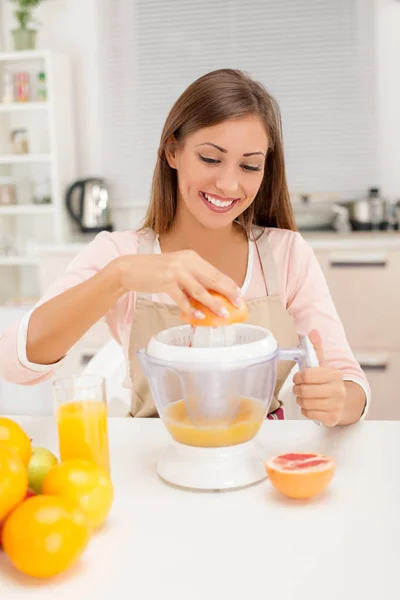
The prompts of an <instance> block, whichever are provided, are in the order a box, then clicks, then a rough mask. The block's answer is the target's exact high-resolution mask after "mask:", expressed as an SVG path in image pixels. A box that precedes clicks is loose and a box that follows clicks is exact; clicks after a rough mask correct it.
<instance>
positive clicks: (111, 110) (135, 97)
mask: <svg viewBox="0 0 400 600" xmlns="http://www.w3.org/2000/svg"><path fill="white" fill-rule="evenodd" d="M17 5H18V0H17V1H15V0H14V1H12V0H0V332H1V331H2V330H4V328H5V327H7V326H8V325H9V324H10V323H11V322H12V321H14V320H15V319H17V318H20V316H21V315H22V314H24V313H25V312H26V311H27V310H29V308H30V307H32V305H33V304H34V303H35V301H36V300H37V298H39V297H40V295H41V294H42V293H43V291H44V290H45V289H46V287H47V286H48V285H49V283H50V282H51V281H52V280H53V279H54V278H55V277H56V276H57V275H58V274H59V273H60V272H61V271H62V269H63V268H65V266H66V265H67V264H68V263H69V262H70V260H71V259H72V257H73V256H74V255H75V254H76V252H77V251H79V249H80V248H81V247H82V246H83V245H84V244H86V243H88V242H89V241H90V240H91V239H93V237H94V235H96V231H97V229H96V228H106V227H108V226H109V225H111V224H112V226H113V227H114V228H115V229H127V228H134V227H135V226H136V225H137V224H138V223H139V222H140V220H141V218H142V216H143V214H144V211H145V209H146V205H147V199H148V191H149V184H150V179H151V174H152V169H153V166H154V162H155V158H156V151H157V146H158V139H159V135H160V133H161V128H162V125H163V122H164V119H165V117H166V114H167V112H168V110H169V108H170V107H171V105H172V103H173V102H174V100H175V99H176V97H177V96H178V95H179V94H180V93H181V91H183V89H184V88H185V87H186V86H187V85H188V84H189V83H190V82H191V81H192V80H193V79H195V78H196V77H198V76H199V75H201V74H202V73H205V72H207V71H209V70H212V69H214V68H219V67H222V66H224V67H234V68H241V69H243V70H246V71H248V72H250V73H251V74H252V75H253V76H254V77H256V78H258V79H260V80H261V81H262V82H263V83H264V84H265V85H266V86H267V87H268V89H269V90H270V91H271V92H272V93H273V94H274V95H275V96H276V98H277V100H278V102H279V104H280V107H281V111H282V117H283V129H284V141H285V151H286V161H287V172H288V180H289V186H290V190H291V194H292V201H293V207H294V210H295V215H296V220H297V224H298V226H299V228H300V230H301V231H302V233H303V235H304V237H305V238H306V239H307V240H308V241H309V243H310V244H311V245H312V246H313V248H314V251H315V253H316V255H317V257H318V259H319V261H320V264H321V266H322V268H323V270H324V272H325V275H326V277H327V280H328V283H329V286H330V289H331V293H332V296H333V298H334V301H335V303H336V306H337V308H338V311H339V314H340V316H341V318H342V320H343V323H344V326H345V328H346V331H347V334H348V339H349V342H350V344H351V346H352V348H353V350H354V352H355V354H356V356H357V358H358V360H359V361H360V362H361V364H362V366H363V368H364V369H365V371H366V374H367V376H368V378H369V381H370V384H371V387H372V392H373V397H374V400H375V402H373V406H372V409H371V417H372V418H378V419H399V418H400V397H399V394H398V389H399V388H400V335H399V334H400V327H399V326H398V307H399V306H400V276H399V274H400V228H399V222H400V168H399V162H398V161H399V160H400V109H399V106H400V77H399V72H400V71H399V65H400V2H399V1H398V0H253V1H252V2H251V4H247V3H246V2H239V0H220V1H219V2H217V3H216V2H215V1H214V0H202V1H201V2H200V1H198V0H186V1H185V2H183V1H182V0H44V1H43V2H39V5H38V6H37V7H35V9H34V11H33V16H34V22H33V23H32V24H31V25H30V28H34V29H36V30H37V34H36V37H35V40H34V42H33V43H32V40H31V41H30V42H29V40H28V46H29V44H30V45H31V46H32V44H33V46H34V47H33V49H32V48H31V49H26V46H27V40H26V38H27V36H28V35H29V33H27V32H26V30H25V31H22V32H21V31H19V30H18V29H19V28H18V23H17V21H16V19H15V17H14V11H15V9H16V8H17ZM15 30H17V31H15ZM30 35H31V37H32V34H30ZM24 48H25V49H24ZM82 180H89V181H86V182H85V183H84V184H78V185H74V184H75V182H77V181H82ZM80 202H82V203H83V206H84V208H85V210H84V213H83V218H80V216H79V218H78V219H75V218H74V217H73V216H72V213H75V214H78V213H79V212H80V210H79V209H80ZM68 206H69V208H68ZM108 339H109V334H108V331H107V329H106V328H105V326H104V324H103V323H101V322H100V323H99V324H97V325H96V326H95V327H94V328H93V329H92V330H91V331H90V332H89V333H88V334H87V335H86V336H85V337H84V339H83V340H81V342H79V344H77V346H76V347H75V348H74V350H73V351H72V352H71V355H70V356H69V358H68V360H67V361H66V362H65V364H64V365H63V367H62V369H61V371H59V372H58V375H60V374H67V373H72V372H77V371H79V370H81V369H82V368H83V366H84V365H85V364H86V363H87V361H88V360H89V359H90V358H91V357H92V356H93V355H95V354H96V352H97V351H98V350H99V349H100V348H101V347H102V346H103V345H104V344H105V343H106V342H107V340H108ZM50 387H51V382H46V383H44V384H41V385H40V386H35V387H29V388H23V387H21V386H15V385H11V384H8V383H6V382H4V381H3V382H2V381H0V411H2V412H4V411H7V410H9V409H10V406H11V404H12V412H27V410H29V412H31V413H33V414H34V413H41V412H46V411H48V410H49V406H50V404H51V390H50ZM27 407H29V408H27Z"/></svg>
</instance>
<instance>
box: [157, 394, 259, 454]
mask: <svg viewBox="0 0 400 600" xmlns="http://www.w3.org/2000/svg"><path fill="white" fill-rule="evenodd" d="M265 412H266V411H265V403H264V402H261V401H260V400H255V399H253V398H241V399H240V405H239V409H238V412H237V414H236V416H235V418H234V419H233V420H232V421H231V422H230V423H229V424H228V425H224V426H221V425H212V426H209V425H207V426H200V427H199V426H197V425H196V424H195V423H194V422H193V421H192V420H191V418H190V416H189V414H188V411H187V407H186V404H185V401H184V400H178V401H177V402H172V403H171V404H169V405H168V406H166V407H165V409H164V416H163V420H164V423H165V426H166V428H167V429H168V431H169V432H170V434H171V435H172V437H173V438H174V440H176V441H177V442H180V443H181V444H186V445H187V446H201V447H203V448H204V447H208V448H217V447H220V446H234V445H235V444H242V443H243V442H247V441H249V440H250V439H252V438H253V437H254V436H255V435H256V433H257V432H258V430H259V428H260V427H261V423H262V422H263V420H264V418H265Z"/></svg>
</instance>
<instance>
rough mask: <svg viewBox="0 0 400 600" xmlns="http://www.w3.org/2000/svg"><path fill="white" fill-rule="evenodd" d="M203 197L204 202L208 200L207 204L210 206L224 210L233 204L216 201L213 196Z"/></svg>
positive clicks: (227, 201) (206, 195)
mask: <svg viewBox="0 0 400 600" xmlns="http://www.w3.org/2000/svg"><path fill="white" fill-rule="evenodd" d="M204 197H205V199H206V200H208V202H210V204H213V205H214V206H218V207H219V208H226V207H227V206H230V205H231V204H232V203H233V200H217V199H216V198H213V196H209V195H208V194H204Z"/></svg>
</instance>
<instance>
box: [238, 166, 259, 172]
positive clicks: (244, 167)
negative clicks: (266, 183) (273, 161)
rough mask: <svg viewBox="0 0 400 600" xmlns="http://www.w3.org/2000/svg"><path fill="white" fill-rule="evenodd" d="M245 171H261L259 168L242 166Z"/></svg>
mask: <svg viewBox="0 0 400 600" xmlns="http://www.w3.org/2000/svg"><path fill="white" fill-rule="evenodd" d="M242 168H243V169H244V170H245V171H261V167H252V166H251V165H242Z"/></svg>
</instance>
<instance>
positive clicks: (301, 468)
mask: <svg viewBox="0 0 400 600" xmlns="http://www.w3.org/2000/svg"><path fill="white" fill-rule="evenodd" d="M335 467H336V463H335V459H334V458H332V457H331V456H326V455H325V454H316V453H313V452H301V453H290V454H281V455H279V456H274V457H272V458H270V459H269V460H268V461H267V462H266V464H265V469H266V471H267V475H268V477H269V480H270V481H271V483H272V485H273V486H274V487H275V489H277V490H278V491H279V492H280V493H281V494H283V495H284V496H287V497H289V498H296V499H306V498H313V497H314V496H317V495H318V494H321V493H322V492H323V491H324V490H325V489H326V488H327V487H328V485H329V484H330V482H331V480H332V478H333V475H334V473H335Z"/></svg>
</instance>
